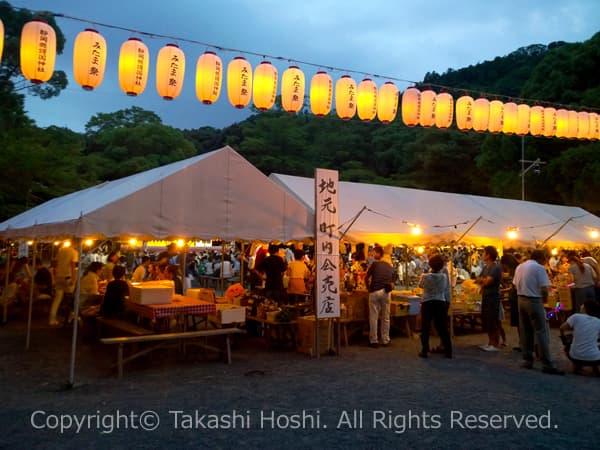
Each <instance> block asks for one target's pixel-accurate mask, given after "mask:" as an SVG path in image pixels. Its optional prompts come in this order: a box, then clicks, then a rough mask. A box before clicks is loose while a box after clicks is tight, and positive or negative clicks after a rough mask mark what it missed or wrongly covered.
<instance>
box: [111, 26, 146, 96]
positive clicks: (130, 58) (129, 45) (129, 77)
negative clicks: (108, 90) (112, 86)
mask: <svg viewBox="0 0 600 450" xmlns="http://www.w3.org/2000/svg"><path fill="white" fill-rule="evenodd" d="M149 65H150V54H149V53H148V47H146V44H144V43H143V42H142V41H141V40H140V39H138V38H129V39H128V40H127V41H125V42H124V43H123V45H121V52H120V54H119V85H120V86H121V89H122V90H123V92H125V93H126V94H127V95H130V96H136V95H139V94H141V93H142V92H144V89H146V82H147V81H148V66H149Z"/></svg>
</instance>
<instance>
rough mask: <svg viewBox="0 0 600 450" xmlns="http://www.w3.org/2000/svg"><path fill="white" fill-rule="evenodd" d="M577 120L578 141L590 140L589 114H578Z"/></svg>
mask: <svg viewBox="0 0 600 450" xmlns="http://www.w3.org/2000/svg"><path fill="white" fill-rule="evenodd" d="M577 119H578V120H577V122H578V124H579V128H578V130H577V139H588V138H589V134H590V117H589V115H588V113H586V112H584V111H581V112H578V113H577Z"/></svg>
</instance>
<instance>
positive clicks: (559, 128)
mask: <svg viewBox="0 0 600 450" xmlns="http://www.w3.org/2000/svg"><path fill="white" fill-rule="evenodd" d="M568 135H569V111H567V110H566V109H562V108H561V109H559V110H557V111H556V137H557V138H560V139H564V138H566V137H567V136H568Z"/></svg>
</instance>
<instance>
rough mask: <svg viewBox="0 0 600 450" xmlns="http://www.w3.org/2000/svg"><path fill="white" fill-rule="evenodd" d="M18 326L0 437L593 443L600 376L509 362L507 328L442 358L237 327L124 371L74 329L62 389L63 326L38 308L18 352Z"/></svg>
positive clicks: (150, 442) (106, 443)
mask: <svg viewBox="0 0 600 450" xmlns="http://www.w3.org/2000/svg"><path fill="white" fill-rule="evenodd" d="M25 330H26V324H25V322H24V321H23V320H22V318H19V317H17V318H11V320H10V321H9V322H8V323H7V324H5V325H3V326H2V327H0V381H1V383H2V384H1V392H2V397H1V403H2V409H1V410H0V426H1V427H2V430H3V433H2V439H1V441H0V447H2V448H24V447H25V448H76V449H81V448H87V449H94V448H109V447H110V448H128V449H132V448H136V449H137V448H158V447H166V446H168V447H172V448H207V449H221V448H223V449H227V448H239V447H240V446H244V447H246V448H284V447H285V448H309V447H315V446H317V445H318V446H319V447H321V448H328V449H329V448H332V449H334V448H345V449H347V448H363V449H371V448H415V449H416V448H448V449H450V448H453V449H456V448H461V449H470V448H473V449H475V448H479V449H481V448H492V447H493V448H499V447H501V446H502V447H506V448H540V449H541V448H579V449H586V448H590V449H591V448H598V444H597V423H598V417H600V415H599V413H600V407H599V406H598V399H599V398H600V378H595V377H592V376H591V375H590V374H588V375H586V376H580V375H573V374H571V373H567V375H565V376H552V375H546V374H543V373H542V372H541V370H540V369H541V366H540V364H539V363H536V367H535V368H534V370H525V369H522V368H520V361H521V355H520V353H518V352H515V351H513V350H512V346H513V345H515V344H516V333H515V330H514V329H508V328H507V332H508V346H507V347H506V348H505V349H503V350H502V351H501V352H499V353H486V352H483V351H481V350H480V349H479V348H478V347H477V345H478V344H483V343H485V341H486V338H485V336H484V335H483V334H479V333H477V334H473V333H471V334H464V335H462V336H457V337H455V338H454V341H453V342H454V346H455V358H454V359H451V360H450V359H445V358H443V357H441V355H436V354H434V355H431V356H430V357H429V358H428V359H422V358H418V357H417V351H418V342H417V341H416V340H414V339H409V338H407V337H405V336H402V335H398V336H395V337H393V340H392V344H391V345H390V346H389V347H386V348H379V349H372V348H369V347H368V346H367V340H366V338H365V337H361V336H358V337H356V338H355V339H354V340H353V341H352V342H351V345H350V346H349V347H347V348H343V349H342V352H341V354H340V356H323V357H321V358H319V359H317V358H310V357H309V356H307V355H304V354H300V353H296V352H294V351H289V350H287V351H286V350H277V349H267V348H266V347H265V346H264V343H263V342H261V341H260V340H259V339H258V338H252V337H250V336H243V337H240V338H239V339H236V342H235V345H234V348H233V363H232V364H231V365H226V364H224V363H223V362H222V360H220V359H217V358H216V357H215V355H214V354H211V353H205V352H204V351H202V350H195V351H189V352H188V353H187V355H186V356H185V357H184V356H182V355H181V354H180V353H179V352H177V350H176V349H175V348H170V349H163V350H158V351H156V352H153V353H151V354H149V355H147V356H145V357H143V358H140V359H139V360H137V361H135V362H132V363H131V364H129V365H126V366H125V376H124V378H123V379H122V380H119V379H117V377H116V372H115V370H114V369H111V367H110V366H111V364H113V363H114V362H115V360H116V348H114V347H109V346H102V345H100V344H98V343H97V342H96V341H95V340H93V339H82V340H80V342H79V346H78V352H77V364H76V374H75V385H74V387H73V388H72V389H66V388H65V385H66V381H67V380H68V377H69V358H70V349H71V334H70V333H71V329H52V328H49V327H48V326H46V325H45V318H44V317H36V318H35V320H34V327H33V330H32V335H31V347H30V349H29V350H28V351H26V350H25ZM551 332H552V343H553V352H554V355H555V356H556V360H557V361H558V365H559V366H560V367H561V368H563V369H565V370H570V365H569V363H568V361H567V359H566V357H565V356H564V354H563V353H562V348H561V347H560V342H559V340H558V330H557V329H551ZM433 340H434V342H435V341H436V340H437V338H433Z"/></svg>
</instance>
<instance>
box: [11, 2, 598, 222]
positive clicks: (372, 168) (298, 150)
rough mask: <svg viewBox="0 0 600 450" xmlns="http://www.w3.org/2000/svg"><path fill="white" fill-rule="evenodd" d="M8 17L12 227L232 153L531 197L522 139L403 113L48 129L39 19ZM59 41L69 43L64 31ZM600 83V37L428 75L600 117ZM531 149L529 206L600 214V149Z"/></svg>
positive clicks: (458, 87)
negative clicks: (408, 122)
mask: <svg viewBox="0 0 600 450" xmlns="http://www.w3.org/2000/svg"><path fill="white" fill-rule="evenodd" d="M0 17H1V18H2V20H3V22H4V25H5V29H6V44H5V50H4V57H3V59H2V65H1V67H0V169H1V171H2V177H1V178H0V220H4V219H6V218H9V217H11V216H13V215H15V214H17V213H19V212H21V211H23V210H25V209H28V208H31V207H33V206H35V205H36V204H39V203H42V202H44V201H46V200H49V199H51V198H53V197H56V196H59V195H64V194H66V193H68V192H72V191H74V190H78V189H81V188H84V187H87V186H90V185H94V184H98V183H101V182H103V181H106V180H112V179H116V178H120V177H123V176H126V175H129V174H132V173H135V172H139V171H142V170H147V169H150V168H152V167H156V166H158V165H162V164H166V163H169V162H172V161H176V160H179V159H183V158H188V157H190V156H193V155H195V154H199V153H204V152H206V151H210V150H213V149H216V148H219V147H221V146H223V145H225V144H228V145H231V146H232V147H233V148H234V149H236V150H237V151H239V152H240V153H241V154H242V155H243V156H244V157H245V158H247V159H248V160H249V161H250V162H251V163H253V164H254V165H256V166H257V167H258V168H259V169H260V170H261V171H263V172H264V173H265V174H270V173H272V172H279V173H286V174H292V175H301V176H312V174H313V171H314V168H315V167H323V168H329V169H336V170H339V172H340V177H341V179H342V180H349V181H359V182H368V183H379V184H391V185H398V186H406V187H415V188H422V189H431V190H440V191H448V192H459V193H472V194H479V195H491V196H499V197H508V198H520V196H521V178H520V169H521V164H520V162H519V160H520V159H521V144H522V142H521V138H520V137H517V136H506V135H502V134H500V135H492V134H490V133H483V134H478V133H475V132H468V133H463V132H460V131H459V130H457V129H456V128H455V127H452V128H450V129H448V130H445V131H442V130H439V129H437V128H429V129H425V128H422V127H415V128H409V127H407V126H405V125H404V124H403V123H402V121H401V119H400V114H399V115H398V117H397V119H396V120H395V121H394V122H393V123H391V124H389V125H383V124H381V123H380V122H378V121H373V122H369V123H363V122H361V121H359V120H358V119H355V120H350V121H342V120H340V119H338V118H337V116H335V113H332V114H331V115H330V116H329V117H324V118H319V117H315V116H313V115H312V114H310V113H306V112H303V113H300V114H298V115H290V114H288V113H285V112H283V111H281V110H278V109H273V110H271V111H268V112H265V113H258V112H257V113H256V114H255V115H253V116H251V117H250V118H248V119H247V120H245V121H243V122H241V123H238V124H235V125H232V126H229V127H227V128H224V129H214V128H210V127H203V128H199V129H193V130H178V129H176V128H173V127H169V126H165V125H163V124H162V122H161V119H160V117H158V116H157V115H156V114H155V113H153V112H151V111H145V110H142V109H140V108H136V107H133V108H131V109H128V110H123V111H116V112H114V113H112V114H97V115H96V116H94V117H91V118H90V120H89V121H88V123H87V126H86V130H85V132H84V133H81V134H80V133H75V132H73V131H71V130H68V129H65V128H57V127H49V128H47V129H42V128H39V127H37V126H35V124H34V123H33V121H32V120H31V119H30V118H29V117H28V116H27V114H26V112H25V110H24V103H23V92H24V91H23V89H25V88H26V86H25V87H24V84H23V83H24V80H23V78H22V76H21V75H20V71H19V69H18V36H19V32H20V29H21V27H22V24H23V23H24V22H25V21H27V20H29V19H30V18H31V17H30V16H28V15H27V14H26V13H25V12H22V11H21V12H19V13H16V12H14V11H13V10H12V9H10V8H9V7H7V6H6V3H5V2H0ZM53 26H55V24H54V23H53ZM57 34H58V35H59V36H60V37H61V39H63V38H62V34H61V33H60V30H58V28H57ZM60 42H64V40H63V41H60ZM60 50H62V44H61V46H60ZM599 73H600V33H598V34H596V35H595V36H593V37H592V38H591V39H589V40H588V41H586V42H583V43H564V42H557V43H553V44H550V45H548V46H543V45H532V46H529V47H526V48H521V49H517V50H516V51H514V52H513V53H511V54H509V55H506V56H499V57H497V58H495V59H494V60H493V61H485V62H482V63H480V64H477V65H474V66H469V67H467V68H460V69H457V70H448V71H447V72H446V73H444V74H441V75H440V74H436V73H428V74H427V75H426V77H425V79H424V80H423V82H422V84H421V85H420V86H419V87H425V86H427V85H431V86H432V87H433V89H434V90H437V91H439V90H441V89H442V88H443V89H446V90H448V91H450V92H451V93H452V94H453V95H454V97H455V98H457V97H458V96H459V95H462V93H463V92H465V91H466V92H469V93H470V94H471V95H472V96H476V95H478V94H479V93H486V96H488V97H489V95H490V93H494V94H497V95H498V96H500V99H501V100H505V99H506V98H511V97H518V98H524V99H527V100H528V102H529V103H530V104H534V102H535V101H536V100H537V101H540V102H552V103H560V104H564V105H570V107H571V108H573V109H577V110H581V109H582V105H585V106H587V107H594V108H598V109H599V110H600V77H599V76H598V74H599ZM65 86H66V78H65V74H64V73H62V72H60V73H58V72H57V73H55V77H53V79H52V82H51V83H50V84H49V85H48V87H47V88H46V89H40V88H39V86H38V87H36V88H32V89H30V92H29V93H30V94H31V95H40V96H42V97H44V96H45V97H48V96H52V95H56V94H57V93H58V92H60V90H61V89H64V87H65ZM542 104H543V103H542ZM596 112H598V110H597V111H596ZM523 143H524V150H525V159H529V160H533V159H536V158H538V157H539V158H540V159H541V160H543V161H545V162H546V163H547V164H545V165H544V166H543V167H542V170H541V171H540V173H539V174H535V173H534V171H530V172H528V173H527V174H526V177H527V178H526V185H527V199H528V200H534V201H542V202H550V203H563V204H569V205H578V206H581V207H583V208H586V209H588V210H590V211H593V212H595V213H600V199H599V198H600V196H599V195H598V194H597V192H598V191H599V188H600V157H599V156H598V155H600V143H598V142H589V141H576V140H558V139H545V138H533V137H530V136H528V137H525V139H524V142H523Z"/></svg>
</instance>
